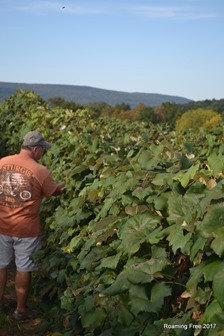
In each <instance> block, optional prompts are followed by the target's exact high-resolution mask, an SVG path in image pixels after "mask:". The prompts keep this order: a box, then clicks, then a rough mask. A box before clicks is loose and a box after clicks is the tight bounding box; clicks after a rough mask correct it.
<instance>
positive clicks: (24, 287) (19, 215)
mask: <svg viewBox="0 0 224 336" xmlns="http://www.w3.org/2000/svg"><path fill="white" fill-rule="evenodd" d="M50 147H51V144H50V143H49V142H47V141H46V140H45V139H44V138H43V136H42V134H41V133H40V132H38V131H32V132H29V133H28V134H27V135H26V136H25V137H24V139H23V143H22V147H21V150H20V153H19V154H14V155H10V156H7V157H4V158H2V159H0V312H4V291H5V287H6V282H7V267H8V266H9V264H10V263H11V261H12V260H13V258H15V265H16V279H15V290H16V298H17V307H16V310H15V311H14V313H13V315H12V317H13V318H14V319H16V320H25V319H28V318H30V317H31V316H30V311H28V310H27V308H26V302H27V297H28V292H29V289H30V285H31V272H32V271H35V270H37V265H35V264H34V263H33V261H32V259H31V256H32V254H33V253H34V252H36V251H38V250H39V249H40V231H41V227H40V226H41V225H40V217H39V209H40V205H41V201H42V198H43V197H49V196H52V195H54V196H56V195H59V194H60V193H61V190H62V189H63V188H64V186H65V183H64V182H60V183H56V182H55V181H54V180H53V178H52V176H51V174H50V171H49V170H48V169H47V168H46V167H44V166H43V165H41V164H39V163H38V162H37V161H38V160H39V159H40V158H41V157H42V155H43V154H44V152H45V150H48V149H50Z"/></svg>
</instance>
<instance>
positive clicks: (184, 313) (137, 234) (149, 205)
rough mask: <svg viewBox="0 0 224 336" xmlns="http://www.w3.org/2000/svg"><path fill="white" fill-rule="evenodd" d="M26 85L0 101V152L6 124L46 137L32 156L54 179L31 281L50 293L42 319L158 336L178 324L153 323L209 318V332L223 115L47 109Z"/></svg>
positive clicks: (215, 297) (68, 329)
mask: <svg viewBox="0 0 224 336" xmlns="http://www.w3.org/2000/svg"><path fill="white" fill-rule="evenodd" d="M32 95H33V98H32V99H33V103H32V100H31V102H30V104H28V103H29V99H30V96H29V93H22V94H21V93H20V92H18V93H17V94H16V95H15V96H13V97H11V98H10V99H9V101H6V102H4V104H2V106H1V107H0V118H1V120H2V123H1V127H2V132H3V133H2V134H3V136H2V141H4V143H5V147H6V148H7V149H10V151H15V150H16V149H17V148H18V136H19V134H18V133H16V134H14V135H13V136H12V134H11V131H12V129H16V130H19V133H21V132H22V131H24V130H30V129H31V128H32V129H39V130H40V131H41V132H43V133H44V135H46V137H47V138H48V139H49V140H50V141H51V142H52V143H53V144H54V145H53V148H52V150H51V151H48V152H47V153H46V155H45V156H44V157H43V163H44V164H46V165H47V166H48V167H49V168H50V169H51V170H52V172H53V175H54V176H55V178H56V179H58V180H61V179H64V180H65V181H66V191H65V192H64V194H63V195H62V197H61V198H60V199H59V200H57V199H55V200H50V201H49V200H45V201H44V202H43V204H42V213H41V216H42V220H43V234H44V239H43V249H42V251H41V252H40V253H39V254H38V255H36V259H37V260H38V261H39V262H40V263H41V273H40V279H39V281H38V283H37V289H36V290H38V293H39V295H41V296H42V298H43V302H46V301H47V300H49V298H50V302H49V301H47V303H48V306H47V309H46V310H45V311H44V314H45V316H46V321H45V324H43V326H42V330H44V329H45V330H47V331H48V333H52V335H53V334H54V333H56V332H57V333H61V334H63V335H67V336H70V335H73V336H75V335H77V336H78V335H88V336H90V335H91V336H92V335H99V336H100V335H101V336H105V335H129V336H136V335H139V336H140V335H142V336H150V335H153V336H154V335H158V336H161V335H182V331H183V330H181V329H172V330H167V329H166V328H165V329H164V324H169V325H171V324H172V325H184V324H187V325H190V323H191V324H192V325H202V324H203V323H205V324H210V323H214V324H215V325H216V328H213V330H212V332H213V334H212V335H214V336H216V335H217V336H218V335H221V334H220V332H221V331H222V330H223V327H224V318H223V308H224V307H223V292H222V287H221V283H222V277H223V252H224V249H223V247H222V240H223V236H222V235H223V229H222V225H223V217H224V213H223V200H224V197H223V190H224V184H223V183H224V182H223V180H222V178H223V173H224V172H223V159H222V157H223V152H224V147H223V125H222V124H220V125H219V126H217V127H216V128H213V129H212V130H210V132H209V133H206V132H205V131H202V130H201V131H200V132H199V131H198V132H197V133H191V132H190V131H189V132H188V135H187V137H184V136H183V134H182V133H178V132H174V131H173V132H169V131H168V130H167V128H166V127H164V126H159V125H157V126H156V127H155V126H152V125H151V124H144V123H142V122H141V123H138V122H132V123H128V122H127V121H121V120H120V121H118V120H117V121H112V120H111V119H110V120H109V119H107V118H98V120H95V119H93V118H92V116H91V114H90V113H89V111H88V110H87V109H80V110H77V111H75V112H74V111H71V110H68V109H63V108H62V107H54V108H51V109H49V108H47V107H46V106H45V104H44V103H43V104H40V106H39V105H37V102H39V97H38V96H35V95H34V94H32ZM18 102H20V104H19V105H18ZM9 103H10V104H11V105H10V110H9V108H8V106H9ZM21 106H26V111H27V112H24V110H23V108H22V107H21ZM9 111H14V116H13V118H12V115H13V112H11V115H10V114H9V115H8V117H7V118H8V119H7V118H6V116H7V114H8V113H9ZM17 114H18V116H17ZM15 115H16V117H15ZM10 116H11V121H10V122H9V119H10ZM4 118H6V119H7V121H6V122H5V121H4ZM10 123H11V124H10ZM20 127H21V130H20ZM49 305H50V307H49ZM191 331H192V330H191ZM199 333H200V334H201V335H211V330H209V329H208V330H199ZM199 333H198V334H199ZM186 335H187V334H186Z"/></svg>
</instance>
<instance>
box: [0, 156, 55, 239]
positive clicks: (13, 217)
mask: <svg viewBox="0 0 224 336" xmlns="http://www.w3.org/2000/svg"><path fill="white" fill-rule="evenodd" d="M56 189H57V183H56V182H55V181H54V180H53V178H52V176H51V174H50V171H49V170H48V169H47V168H46V167H44V166H43V165H41V164H39V163H37V162H36V161H35V160H33V159H32V158H30V157H27V155H25V154H22V153H19V154H15V155H10V156H7V157H4V158H2V159H0V233H1V234H5V235H8V236H14V237H19V238H26V237H36V236H39V235H40V216H39V209H40V204H41V201H42V198H43V197H44V196H46V197H48V196H51V195H52V194H53V193H54V191H55V190H56Z"/></svg>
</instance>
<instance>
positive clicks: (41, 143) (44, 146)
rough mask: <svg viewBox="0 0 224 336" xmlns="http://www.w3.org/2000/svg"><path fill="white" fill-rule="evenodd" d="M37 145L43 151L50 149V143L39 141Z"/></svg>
mask: <svg viewBox="0 0 224 336" xmlns="http://www.w3.org/2000/svg"><path fill="white" fill-rule="evenodd" d="M39 144H40V146H41V147H43V148H44V149H50V148H51V144H50V142H47V141H41V142H40V143H39Z"/></svg>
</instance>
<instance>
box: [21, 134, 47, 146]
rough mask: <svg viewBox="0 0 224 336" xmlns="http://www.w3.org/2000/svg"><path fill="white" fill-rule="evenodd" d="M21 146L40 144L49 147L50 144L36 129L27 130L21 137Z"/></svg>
mask: <svg viewBox="0 0 224 336" xmlns="http://www.w3.org/2000/svg"><path fill="white" fill-rule="evenodd" d="M22 145H23V146H30V147H36V146H40V147H42V148H45V149H50V148H51V144H50V143H49V142H47V141H46V140H45V139H44V137H43V135H42V134H41V133H40V132H38V131H31V132H28V133H27V134H26V135H25V137H24V138H23V144H22Z"/></svg>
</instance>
